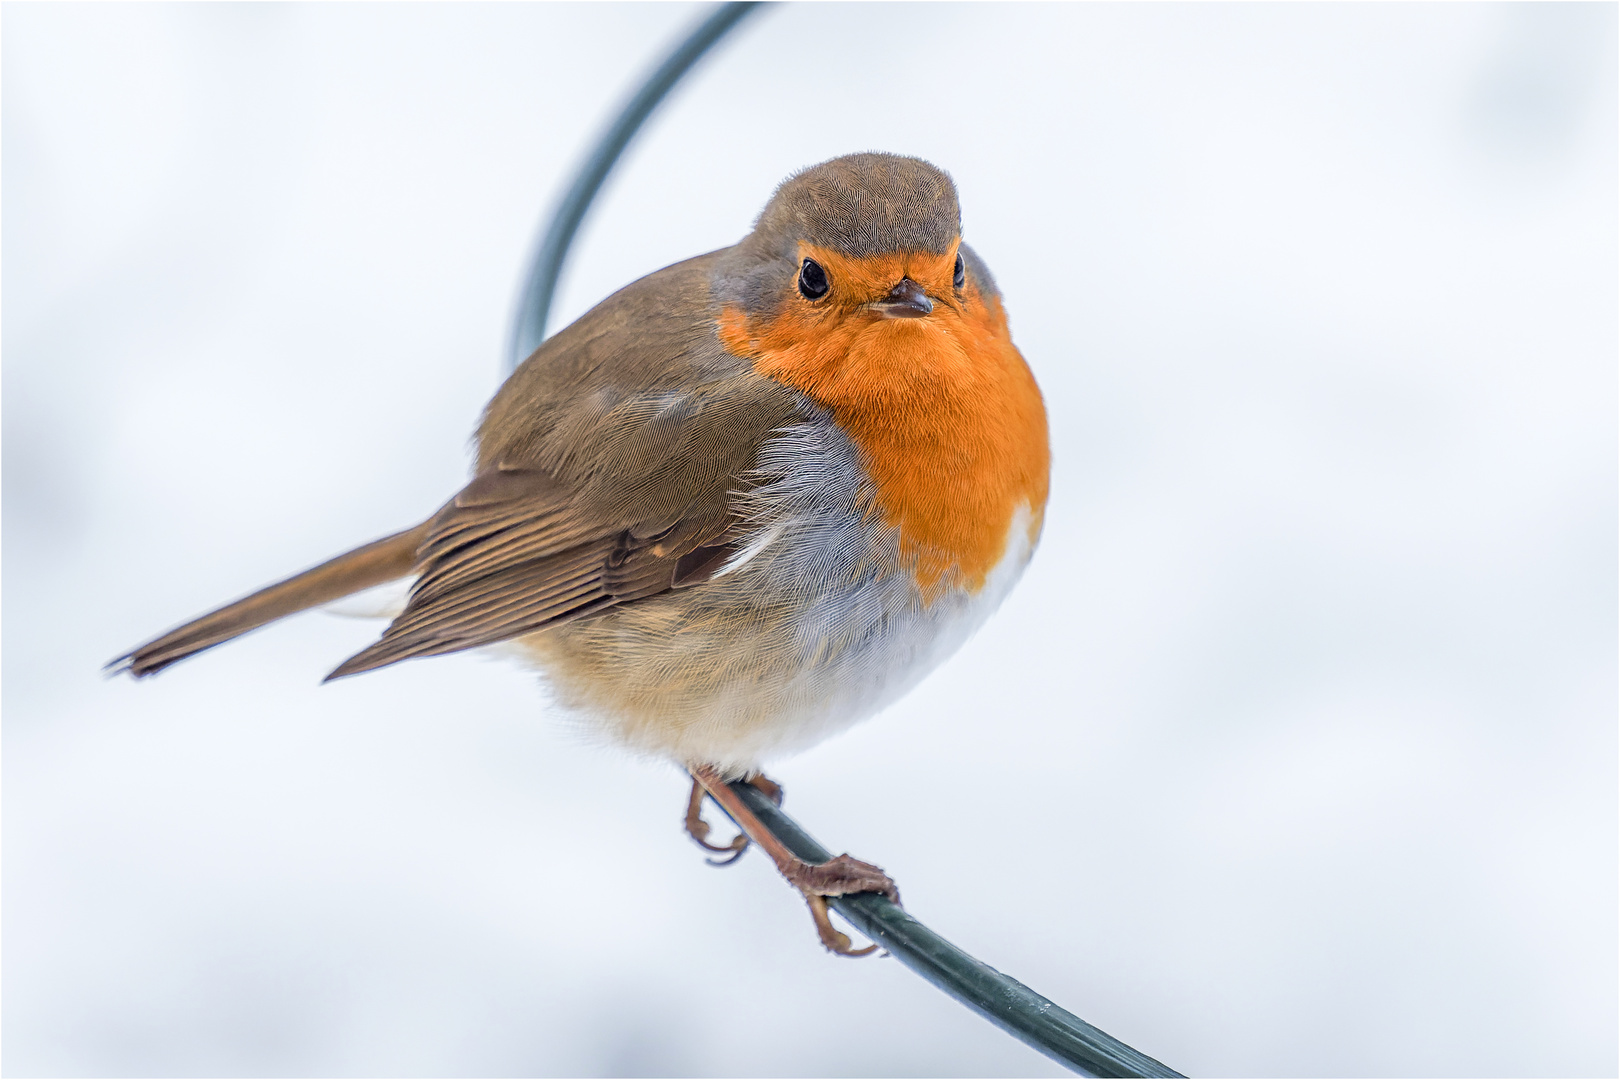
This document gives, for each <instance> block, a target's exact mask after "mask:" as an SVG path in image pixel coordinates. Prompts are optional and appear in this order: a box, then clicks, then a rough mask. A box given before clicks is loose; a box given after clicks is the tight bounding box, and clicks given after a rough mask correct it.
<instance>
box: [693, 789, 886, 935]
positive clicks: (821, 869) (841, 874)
mask: <svg viewBox="0 0 1620 1080" xmlns="http://www.w3.org/2000/svg"><path fill="white" fill-rule="evenodd" d="M691 771H692V779H693V780H694V781H695V786H694V788H693V794H692V802H691V806H692V807H693V808H694V809H693V810H692V811H691V812H690V813H689V814H688V822H689V824H688V826H687V831H688V832H691V833H692V834H693V837H694V839H697V840H698V842H699V843H700V844H703V846H704V847H709V848H710V850H711V851H713V850H724V849H717V848H713V847H710V845H708V844H706V843H704V841H703V840H702V839H701V838H699V837H698V834H697V833H696V832H695V831H694V830H693V829H692V827H691V825H690V821H691V819H692V818H693V817H694V816H695V815H696V809H695V808H697V807H700V806H701V804H702V802H703V795H702V794H700V793H699V789H701V791H702V792H703V793H706V794H707V795H708V796H709V797H710V798H712V799H713V800H714V801H715V802H716V803H717V804H718V805H719V806H720V808H721V809H722V810H724V811H725V812H726V814H727V815H728V816H729V817H730V818H731V819H732V820H733V821H734V822H736V823H737V827H738V828H740V829H742V830H743V832H744V833H745V834H746V835H747V837H749V838H751V839H753V841H754V842H755V843H757V844H759V846H760V847H762V848H764V849H765V853H766V854H767V855H769V856H770V857H771V861H772V862H774V863H776V869H777V871H778V872H780V873H781V875H782V877H784V878H786V879H787V882H788V884H790V885H792V886H793V887H794V888H795V889H798V890H799V892H800V893H802V894H803V896H804V899H805V902H806V903H807V904H809V905H810V916H811V918H813V919H814V920H815V923H816V935H817V936H818V937H820V938H821V944H822V945H824V946H825V947H826V949H827V951H828V952H830V953H833V954H835V955H837V956H870V955H871V954H872V953H874V952H876V951H877V946H876V945H875V944H874V945H868V946H867V947H866V948H864V949H856V948H854V947H853V943H852V942H851V941H850V939H849V935H848V934H845V933H843V932H842V931H840V930H838V929H837V928H836V927H834V926H833V924H832V920H831V918H830V917H829V915H828V911H827V900H828V898H829V897H839V896H849V895H851V894H852V893H862V892H875V893H879V894H881V895H883V896H886V897H888V898H889V899H890V900H891V901H893V902H894V903H896V904H898V903H899V902H900V890H899V888H897V887H896V886H895V883H894V879H893V878H891V877H889V875H888V874H885V873H884V872H883V871H882V870H881V869H880V868H878V867H876V866H873V865H872V864H871V863H869V862H862V861H861V860H859V859H857V858H854V857H853V856H851V855H848V854H844V855H839V856H837V857H836V858H832V859H828V860H827V861H826V862H824V863H809V862H805V861H804V860H803V859H801V858H799V857H798V856H797V855H794V854H793V853H792V852H791V851H789V850H788V849H787V846H786V845H785V844H783V843H782V841H780V840H778V839H777V838H776V836H775V835H774V834H773V833H772V832H771V831H770V830H769V829H767V828H766V827H765V825H764V823H763V822H761V821H760V820H759V818H758V817H756V816H755V815H754V813H753V811H751V810H750V809H749V808H748V805H747V804H746V803H744V802H743V801H742V800H741V799H740V798H738V796H737V794H736V793H735V792H734V791H732V790H731V788H730V787H728V786H727V785H726V782H725V780H724V779H723V778H722V777H721V776H720V773H719V771H718V770H716V769H715V768H714V767H713V766H709V765H696V766H693V767H692V770H691ZM749 783H750V784H752V785H753V786H754V787H755V788H757V789H759V790H760V791H761V792H763V793H764V794H765V796H766V797H767V798H769V799H771V801H772V802H775V803H776V804H777V805H778V806H780V805H781V797H782V796H781V791H782V789H781V788H780V787H778V786H777V785H776V784H773V783H771V781H769V780H766V779H765V778H764V777H763V776H756V777H754V778H752V779H751V780H749ZM767 785H769V786H767ZM707 831H708V826H707V825H704V835H707ZM735 842H736V841H733V843H735ZM744 842H745V843H746V840H745V841H744ZM738 851H739V853H740V852H741V849H738ZM733 858H735V856H733ZM727 861H730V860H727Z"/></svg>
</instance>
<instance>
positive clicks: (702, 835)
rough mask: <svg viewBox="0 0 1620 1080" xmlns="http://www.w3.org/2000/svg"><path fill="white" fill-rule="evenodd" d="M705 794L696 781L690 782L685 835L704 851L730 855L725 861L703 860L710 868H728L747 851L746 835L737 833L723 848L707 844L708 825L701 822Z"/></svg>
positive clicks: (701, 786)
mask: <svg viewBox="0 0 1620 1080" xmlns="http://www.w3.org/2000/svg"><path fill="white" fill-rule="evenodd" d="M705 794H706V792H705V791H704V790H703V785H702V784H700V783H698V782H697V781H696V780H693V781H692V795H691V797H690V798H689V799H687V800H686V835H688V836H690V837H691V838H692V839H693V840H695V841H696V842H697V846H698V847H700V848H702V849H703V850H704V851H714V852H719V853H721V854H726V853H729V854H730V858H726V859H705V860H704V861H705V862H707V863H708V864H709V865H710V866H730V865H731V864H732V863H734V862H736V861H737V860H738V859H740V858H742V853H743V852H745V851H747V850H748V834H747V833H743V832H739V833H738V834H737V835H736V836H733V837H732V838H731V843H729V844H726V845H725V846H723V847H722V846H720V845H718V844H711V843H709V833H710V831H711V829H710V826H709V823H708V822H707V821H704V820H703V796H704V795H705Z"/></svg>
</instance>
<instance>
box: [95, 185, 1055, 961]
mask: <svg viewBox="0 0 1620 1080" xmlns="http://www.w3.org/2000/svg"><path fill="white" fill-rule="evenodd" d="M477 445H478V456H477V464H476V467H475V471H474V476H473V479H472V481H471V483H469V484H468V485H467V486H466V487H465V488H463V489H462V490H461V491H460V492H459V493H458V494H457V495H456V496H455V498H453V499H451V500H450V501H449V502H448V503H446V504H445V505H444V507H443V508H442V509H441V510H439V511H438V512H437V513H435V514H434V515H433V516H432V517H430V518H429V519H428V520H427V521H425V522H423V523H422V524H420V525H417V526H416V527H414V528H411V529H407V530H406V531H404V532H400V533H396V534H394V535H393V536H389V537H385V538H384V539H381V540H377V541H375V542H373V543H370V544H366V545H365V546H363V547H359V548H356V549H355V550H353V551H350V552H348V553H347V554H344V555H339V556H338V557H337V558H335V559H332V560H331V561H329V562H326V563H323V564H321V565H320V566H317V567H315V568H314V569H312V570H308V571H305V572H304V573H302V574H299V575H297V576H296V577H292V578H289V579H287V580H286V581H283V582H280V583H279V584H275V585H271V586H269V587H268V588H265V589H262V590H260V591H259V592H256V593H254V594H252V595H251V596H248V597H247V598H245V599H243V600H239V601H237V602H236V603H233V604H230V605H228V606H226V607H223V608H220V609H219V610H217V611H214V612H212V613H210V614H208V615H204V616H202V617H201V618H199V619H196V620H194V621H192V622H189V623H186V624H185V625H184V626H181V627H179V628H178V629H175V630H173V631H170V632H169V633H167V634H164V635H163V636H162V637H159V638H156V639H155V640H153V641H150V642H147V643H146V644H144V645H142V646H140V647H139V648H137V649H135V650H133V651H132V652H130V653H128V654H127V655H125V656H123V657H120V658H119V659H118V660H116V661H114V663H113V666H114V667H115V668H117V669H118V670H127V671H129V673H130V674H131V675H133V676H134V677H136V678H142V677H145V676H147V675H151V674H153V673H155V672H158V671H161V670H163V669H164V668H166V667H168V666H169V665H170V664H173V663H175V662H177V661H179V660H183V659H185V658H186V657H188V656H192V655H194V654H196V653H199V652H201V651H203V650H204V649H208V648H212V647H213V646H215V645H218V644H220V643H221V642H224V641H228V640H230V639H231V638H234V637H236V636H238V635H240V634H244V633H247V632H248V631H250V630H253V629H256V628H257V627H260V626H263V625H265V624H266V623H269V622H271V621H273V620H275V619H279V618H281V617H282V616H285V615H290V614H292V613H294V612H297V611H302V610H304V609H306V608H310V607H314V606H316V605H320V604H325V603H328V602H330V601H334V600H337V599H339V598H341V597H344V596H347V595H349V594H351V593H355V592H359V591H360V590H362V589H367V588H371V587H373V586H377V585H380V584H382V583H385V582H389V581H395V580H400V579H406V580H409V581H410V582H411V584H410V586H409V594H408V599H407V600H406V602H405V604H404V609H403V610H402V611H401V612H400V613H399V614H398V616H397V617H396V618H395V619H394V620H393V621H392V623H390V625H389V626H388V628H387V630H386V631H384V633H383V635H382V637H381V638H380V639H379V640H378V641H376V642H375V643H374V644H372V645H370V646H368V647H367V648H365V649H363V650H361V651H360V652H359V653H357V654H355V655H354V656H352V657H350V658H349V659H348V660H345V661H344V662H343V663H342V664H340V665H339V666H338V667H337V669H336V670H334V671H333V672H332V673H331V674H330V675H328V676H327V678H328V679H336V678H343V677H345V676H349V675H358V674H360V673H362V672H366V671H373V670H375V669H377V668H380V667H386V666H387V665H389V664H395V663H398V662H399V661H401V660H409V659H412V658H414V657H420V656H435V655H439V654H442V653H452V652H459V651H461V650H463V649H471V648H474V647H476V646H481V645H490V644H493V643H495V642H511V643H513V644H514V645H515V646H516V648H517V650H518V651H519V652H520V653H521V654H522V655H523V656H524V657H526V658H527V659H528V660H529V661H531V662H532V663H533V665H534V666H535V667H537V668H539V670H540V671H541V672H542V673H543V674H544V676H545V678H546V679H547V680H548V682H549V683H550V685H551V687H552V689H553V691H554V695H555V698H556V699H557V700H558V701H559V702H560V703H561V705H562V706H564V707H565V708H567V709H569V710H571V711H572V712H574V713H576V714H578V715H580V716H581V717H583V718H585V719H586V720H588V721H589V722H591V723H593V724H594V725H596V726H597V727H599V728H600V729H601V730H602V731H603V732H605V733H606V734H607V735H608V736H609V737H610V738H612V739H613V740H615V741H617V742H618V743H620V744H622V745H624V746H626V747H629V748H631V749H634V750H637V751H640V752H643V753H647V754H653V755H658V756H661V757H664V758H666V759H673V760H674V761H676V762H678V763H679V764H680V765H682V766H683V767H685V768H686V769H687V770H688V771H689V772H690V773H691V775H692V777H693V786H692V792H691V797H690V799H689V800H688V807H687V814H686V827H687V830H688V832H689V833H690V834H691V835H692V837H693V838H694V839H695V840H696V841H697V842H698V843H699V844H701V845H703V846H704V847H705V848H708V849H709V850H713V851H723V852H729V853H731V855H732V858H735V857H736V856H738V855H740V854H741V853H742V851H743V849H744V848H746V847H747V845H748V842H749V838H750V837H752V839H753V841H754V842H756V843H758V844H759V845H760V846H761V847H762V848H763V849H764V850H766V852H767V853H768V854H769V855H770V856H771V857H772V858H773V859H774V861H775V862H776V864H777V867H778V869H779V870H780V871H781V872H782V874H783V876H784V877H786V878H787V880H788V881H789V882H790V883H792V884H793V885H794V886H795V887H796V888H798V889H799V890H800V891H801V892H802V893H804V895H805V897H806V899H807V901H808V902H809V904H810V908H811V912H812V914H813V916H814V917H815V920H816V925H817V930H818V933H819V934H820V936H821V940H822V942H823V944H825V945H826V946H827V947H828V948H829V949H831V950H832V951H834V952H837V953H842V954H845V955H863V954H865V953H867V952H870V951H871V949H872V948H875V946H869V947H868V948H866V949H861V950H855V949H852V948H851V947H850V945H851V943H850V940H849V938H848V937H847V936H845V935H844V934H842V933H841V932H839V931H837V930H836V929H834V928H833V927H832V925H831V923H830V922H829V920H828V918H827V910H826V900H825V898H826V897H829V896H839V895H844V894H848V893H854V892H861V891H868V890H870V891H876V892H882V893H884V894H886V895H888V896H889V897H890V898H891V899H896V900H898V891H897V890H896V888H895V885H894V882H893V881H892V880H890V878H889V877H888V876H887V875H886V874H884V873H883V871H882V870H880V869H879V868H878V867H876V866H873V865H871V864H870V863H865V862H862V861H860V860H857V859H853V858H851V857H850V856H849V855H847V854H846V855H840V856H839V857H838V858H836V859H834V860H832V861H831V862H828V863H824V864H819V865H811V864H807V863H804V862H802V861H800V860H799V859H797V858H796V857H795V856H793V855H792V853H790V852H789V851H787V849H786V848H784V847H783V846H782V845H781V844H780V843H779V842H777V841H776V840H775V838H774V837H773V836H772V835H771V834H770V833H769V831H768V830H766V829H765V828H764V827H763V826H762V825H761V824H760V823H759V821H758V819H757V818H756V817H755V816H754V815H753V814H752V813H751V812H750V811H749V810H748V808H747V805H746V804H745V803H744V802H743V801H742V800H741V799H739V798H738V797H737V795H736V794H735V793H734V792H733V791H732V790H731V789H730V788H729V787H728V786H727V782H728V781H731V780H738V779H746V780H749V781H751V782H753V783H755V784H756V786H758V787H760V789H761V790H763V791H765V792H767V794H770V795H771V796H772V797H773V798H776V799H777V800H778V801H779V800H780V789H779V788H777V787H776V785H774V784H772V783H771V782H770V781H768V780H766V779H765V778H764V776H763V775H762V774H761V772H760V768H761V764H762V762H763V761H764V760H765V759H767V758H768V757H773V756H777V755H781V754H784V753H786V752H790V751H795V750H801V749H804V748H807V747H809V746H811V745H813V744H815V743H818V742H820V741H821V740H823V739H825V738H827V737H829V736H831V735H834V734H836V733H838V732H840V731H842V730H844V729H845V728H847V727H849V726H850V725H852V724H854V723H855V722H857V721H858V720H861V719H863V718H865V717H867V716H870V715H871V714H873V713H875V712H877V711H878V710H879V709H882V708H884V707H885V706H887V705H889V704H890V703H892V702H893V701H895V700H896V699H897V698H899V697H900V696H901V695H902V694H904V693H905V692H906V691H907V690H908V689H910V688H911V687H912V686H913V685H914V684H915V683H917V681H918V680H920V679H921V678H922V677H923V676H924V675H925V674H926V673H927V672H928V671H929V670H931V669H932V668H933V667H934V666H935V665H937V664H939V663H940V662H941V661H942V660H944V659H945V658H946V657H947V656H949V655H950V654H951V653H952V652H954V651H955V650H956V649H957V647H958V646H960V645H961V644H962V642H963V641H965V640H966V639H967V637H968V636H969V635H970V634H971V633H972V632H973V631H974V630H975V629H977V628H978V627H979V625H980V624H981V623H983V622H984V620H985V618H986V617H987V616H988V615H989V614H990V613H991V612H992V611H993V610H995V608H996V607H997V605H999V604H1000V603H1001V601H1002V599H1003V598H1004V597H1005V596H1006V595H1007V592H1008V590H1009V589H1010V588H1011V587H1012V585H1013V583H1014V582H1015V581H1016V580H1017V579H1018V577H1019V575H1020V574H1021V573H1022V571H1023V569H1024V566H1025V564H1026V563H1027V562H1028V561H1029V557H1030V553H1031V551H1032V549H1033V548H1034V546H1035V544H1036V541H1037V540H1038V538H1039V536H1040V531H1041V522H1042V515H1043V512H1044V508H1045V505H1046V495H1047V475H1048V465H1049V454H1048V449H1047V431H1046V411H1045V408H1044V406H1043V404H1042V401H1041V394H1040V390H1039V389H1038V388H1037V387H1036V385H1035V379H1034V377H1033V376H1032V375H1031V374H1030V370H1029V368H1028V366H1027V365H1026V364H1025V362H1024V359H1023V357H1022V356H1021V355H1020V354H1019V352H1018V350H1017V349H1016V348H1015V347H1014V346H1013V343H1012V338H1011V336H1010V335H1009V332H1008V328H1007V316H1006V313H1005V311H1004V310H1003V309H1002V304H1001V296H1000V293H999V292H998V291H997V289H996V285H995V281H994V279H992V278H991V276H990V272H989V270H988V269H987V268H986V267H985V265H984V263H983V262H982V261H981V260H980V259H979V257H978V256H977V255H975V254H974V253H973V251H972V249H971V248H969V247H968V246H967V245H966V244H964V243H963V242H962V238H961V215H960V211H959V208H958V205H957V195H956V189H955V186H954V185H953V184H952V182H951V179H950V177H949V176H947V175H946V174H945V173H944V172H942V171H941V170H939V169H937V168H935V167H934V166H932V165H930V164H928V163H927V162H925V161H921V160H918V159H916V158H909V157H899V156H896V155H892V154H877V153H871V154H854V155H850V156H848V157H841V158H836V159H834V160H832V161H828V162H825V163H823V164H820V165H816V166H814V167H812V168H809V169H806V170H804V171H803V172H800V173H798V174H796V175H794V176H792V177H790V178H789V179H788V180H786V181H785V182H784V183H782V185H781V186H780V187H778V188H777V190H776V192H775V194H774V195H773V196H772V197H771V200H770V202H769V203H768V204H766V206H765V209H764V211H763V212H762V213H761V214H760V216H759V219H758V220H757V221H756V222H755V224H754V228H753V231H752V232H750V233H749V234H748V235H747V236H746V237H744V238H743V240H742V241H741V242H740V243H738V244H736V245H735V246H733V247H729V248H723V249H721V250H719V251H714V252H710V253H709V254H707V255H700V256H698V257H697V258H694V259H688V260H686V261H685V262H680V263H676V264H675V265H673V266H669V267H666V268H664V269H662V270H659V271H657V272H656V273H652V274H649V275H647V276H646V277H644V278H642V279H640V280H639V281H636V282H634V283H632V284H631V285H628V286H626V287H625V288H623V289H621V290H619V291H618V292H617V293H614V294H613V295H612V296H610V297H608V298H607V299H606V300H604V301H602V302H601V303H600V304H598V305H597V306H596V307H595V308H593V309H591V310H590V311H589V312H588V313H586V314H585V315H584V316H583V317H581V318H580V319H579V320H578V321H577V322H575V323H573V324H572V325H571V326H569V327H568V328H566V329H565V330H562V331H561V332H559V333H557V334H556V335H554V336H553V337H551V338H549V339H548V340H547V341H546V342H545V343H544V344H542V345H541V346H540V347H539V348H538V349H536V350H535V352H534V353H533V355H531V356H530V357H529V358H528V359H527V360H525V361H524V362H523V364H522V365H521V366H520V367H518V369H517V370H516V371H515V372H514V373H513V374H512V376H511V377H510V378H509V379H507V381H506V383H505V384H504V385H503V386H502V387H501V388H500V390H499V391H498V392H497V393H496V394H495V397H494V399H493V400H492V401H491V402H490V403H489V405H488V407H487V408H486V409H485V411H484V416H483V420H482V422H481V423H480V424H479V428H478V435H477ZM705 795H707V796H709V797H710V798H712V799H714V800H715V802H717V803H718V804H719V805H720V806H721V808H722V809H724V810H725V811H726V812H727V813H728V815H729V816H730V817H731V818H732V819H733V820H734V821H735V822H736V823H737V825H738V826H739V827H740V828H741V830H742V833H741V834H740V835H739V836H738V837H737V838H736V839H734V840H732V841H731V842H730V843H729V844H726V845H716V844H711V843H709V842H708V834H709V826H708V825H707V823H705V822H704V821H703V819H702V816H701V812H700V811H701V808H702V801H703V798H704V796H705Z"/></svg>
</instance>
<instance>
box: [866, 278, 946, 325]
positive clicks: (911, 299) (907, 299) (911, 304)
mask: <svg viewBox="0 0 1620 1080" xmlns="http://www.w3.org/2000/svg"><path fill="white" fill-rule="evenodd" d="M872 306H873V307H875V308H877V309H878V310H879V311H881V312H882V313H883V314H884V316H885V317H887V318H890V319H920V318H922V317H923V316H924V315H931V314H933V311H934V302H933V301H932V300H930V299H928V294H927V293H925V292H923V290H922V286H921V285H918V284H917V283H916V282H915V281H912V280H911V279H910V278H901V279H900V284H898V285H896V286H895V287H894V288H892V289H890V290H889V295H888V296H886V297H884V298H883V299H882V300H879V301H878V302H877V303H875V304H873V305H872Z"/></svg>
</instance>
